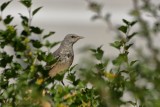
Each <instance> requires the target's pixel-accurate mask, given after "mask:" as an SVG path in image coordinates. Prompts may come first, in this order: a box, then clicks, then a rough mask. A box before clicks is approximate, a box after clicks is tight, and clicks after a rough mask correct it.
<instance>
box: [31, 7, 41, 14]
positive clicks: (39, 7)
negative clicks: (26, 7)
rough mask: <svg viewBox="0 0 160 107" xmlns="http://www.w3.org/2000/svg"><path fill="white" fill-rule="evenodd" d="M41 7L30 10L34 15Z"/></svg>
mask: <svg viewBox="0 0 160 107" xmlns="http://www.w3.org/2000/svg"><path fill="white" fill-rule="evenodd" d="M41 8H42V7H38V8H37V9H35V10H34V11H33V12H32V15H35V14H36V13H37V12H38V11H39V10H40V9H41Z"/></svg>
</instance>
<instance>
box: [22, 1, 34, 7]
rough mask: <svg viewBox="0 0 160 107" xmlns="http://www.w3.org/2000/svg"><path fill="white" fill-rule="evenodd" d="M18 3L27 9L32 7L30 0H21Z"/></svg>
mask: <svg viewBox="0 0 160 107" xmlns="http://www.w3.org/2000/svg"><path fill="white" fill-rule="evenodd" d="M20 2H21V3H22V4H23V5H24V6H26V7H27V8H29V7H31V5H32V0H21V1H20Z"/></svg>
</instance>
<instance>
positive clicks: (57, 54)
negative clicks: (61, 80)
mask: <svg viewBox="0 0 160 107" xmlns="http://www.w3.org/2000/svg"><path fill="white" fill-rule="evenodd" d="M53 56H54V57H55V58H56V63H54V64H52V65H51V68H53V67H54V66H55V65H56V64H57V63H58V62H59V61H60V50H59V49H57V50H56V51H55V52H53Z"/></svg>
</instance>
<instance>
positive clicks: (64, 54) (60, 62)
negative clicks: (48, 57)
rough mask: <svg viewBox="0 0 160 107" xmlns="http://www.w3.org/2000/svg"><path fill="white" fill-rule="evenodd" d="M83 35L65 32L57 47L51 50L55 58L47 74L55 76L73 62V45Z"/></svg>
mask: <svg viewBox="0 0 160 107" xmlns="http://www.w3.org/2000/svg"><path fill="white" fill-rule="evenodd" d="M83 38H84V37H82V36H78V35H77V34H67V35H66V36H65V37H64V39H63V41H62V42H61V44H60V46H59V48H58V49H57V50H56V51H55V52H53V57H54V58H56V59H57V60H56V63H54V64H52V65H51V69H50V71H49V76H50V77H51V78H53V77H55V76H56V75H57V74H60V73H62V72H63V71H65V70H67V69H68V68H69V67H70V66H71V65H72V63H73V59H74V50H73V45H74V44H75V43H76V42H77V41H78V40H80V39H83Z"/></svg>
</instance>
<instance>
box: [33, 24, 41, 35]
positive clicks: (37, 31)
mask: <svg viewBox="0 0 160 107" xmlns="http://www.w3.org/2000/svg"><path fill="white" fill-rule="evenodd" d="M30 28H31V32H33V33H35V34H41V33H42V32H43V29H40V28H39V27H34V26H31V27H30Z"/></svg>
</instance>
